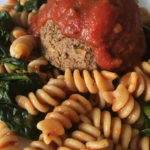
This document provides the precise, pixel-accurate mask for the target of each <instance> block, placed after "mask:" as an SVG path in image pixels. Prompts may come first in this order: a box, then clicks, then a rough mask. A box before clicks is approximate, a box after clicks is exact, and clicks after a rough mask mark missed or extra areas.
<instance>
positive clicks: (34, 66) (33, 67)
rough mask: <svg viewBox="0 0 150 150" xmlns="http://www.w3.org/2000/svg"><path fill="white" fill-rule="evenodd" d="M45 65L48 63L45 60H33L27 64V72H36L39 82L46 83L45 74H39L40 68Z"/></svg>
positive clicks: (41, 58)
mask: <svg viewBox="0 0 150 150" xmlns="http://www.w3.org/2000/svg"><path fill="white" fill-rule="evenodd" d="M47 64H48V61H47V60H45V59H44V58H43V57H40V58H38V59H35V60H33V61H31V62H30V63H29V64H28V72H36V73H37V74H38V75H39V77H40V78H41V80H42V81H43V83H47V78H48V77H47V74H46V73H44V72H41V70H40V67H41V66H45V65H47Z"/></svg>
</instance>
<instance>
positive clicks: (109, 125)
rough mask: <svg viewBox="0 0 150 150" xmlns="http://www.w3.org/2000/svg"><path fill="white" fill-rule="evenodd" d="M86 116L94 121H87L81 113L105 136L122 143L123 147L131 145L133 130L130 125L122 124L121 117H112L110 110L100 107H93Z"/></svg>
mask: <svg viewBox="0 0 150 150" xmlns="http://www.w3.org/2000/svg"><path fill="white" fill-rule="evenodd" d="M86 116H87V117H88V118H89V119H90V121H91V120H92V121H91V122H90V121H88V122H87V120H85V119H83V115H82V116H81V115H80V119H81V120H82V121H83V122H86V123H89V122H90V124H91V123H92V125H94V126H95V127H97V128H98V129H100V131H101V133H102V134H103V135H104V138H107V139H112V141H113V143H114V144H115V145H117V144H120V145H121V147H122V148H123V149H127V148H128V147H129V143H130V140H131V137H132V133H133V131H132V128H131V126H130V125H128V124H122V123H121V119H120V118H119V117H114V118H111V114H110V112H109V111H102V112H101V111H100V109H99V108H93V109H92V110H91V111H90V112H88V113H87V115H86ZM81 117H82V118H81ZM100 139H101V138H100Z"/></svg>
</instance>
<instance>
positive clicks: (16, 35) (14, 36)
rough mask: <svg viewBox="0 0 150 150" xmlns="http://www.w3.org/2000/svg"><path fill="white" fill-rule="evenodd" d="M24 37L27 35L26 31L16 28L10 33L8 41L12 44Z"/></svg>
mask: <svg viewBox="0 0 150 150" xmlns="http://www.w3.org/2000/svg"><path fill="white" fill-rule="evenodd" d="M24 35H28V34H27V32H26V30H25V29H23V28H21V27H17V26H16V27H14V29H13V30H12V31H11V33H10V41H11V42H12V43H13V41H15V40H16V39H18V38H19V37H21V36H24Z"/></svg>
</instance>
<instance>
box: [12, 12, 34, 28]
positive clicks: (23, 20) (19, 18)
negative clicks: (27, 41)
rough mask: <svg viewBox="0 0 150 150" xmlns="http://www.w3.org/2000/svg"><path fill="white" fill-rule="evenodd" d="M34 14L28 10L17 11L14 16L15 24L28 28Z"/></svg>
mask: <svg viewBox="0 0 150 150" xmlns="http://www.w3.org/2000/svg"><path fill="white" fill-rule="evenodd" d="M33 15H34V14H33V13H32V12H30V13H28V12H26V11H23V12H18V13H15V14H14V15H13V16H12V19H13V22H14V24H15V25H17V26H20V27H23V28H28V25H29V22H30V20H31V18H32V16H33Z"/></svg>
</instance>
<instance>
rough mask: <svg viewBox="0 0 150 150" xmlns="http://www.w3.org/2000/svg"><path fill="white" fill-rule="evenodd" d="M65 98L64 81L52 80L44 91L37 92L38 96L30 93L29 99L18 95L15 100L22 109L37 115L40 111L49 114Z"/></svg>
mask: <svg viewBox="0 0 150 150" xmlns="http://www.w3.org/2000/svg"><path fill="white" fill-rule="evenodd" d="M65 97H66V91H65V90H64V81H63V80H62V79H50V81H49V82H48V83H47V84H46V85H45V86H44V87H43V88H42V89H38V90H37V91H36V95H34V93H32V92H30V93H29V95H28V98H27V97H25V96H22V95H18V96H16V98H15V99H16V101H17V103H18V105H19V106H20V107H22V108H24V109H26V110H27V111H28V112H29V113H30V114H32V115H37V114H38V112H39V111H41V112H47V111H48V110H49V109H50V106H57V105H58V103H59V101H58V100H59V99H64V98H65ZM47 104H49V105H47Z"/></svg>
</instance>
